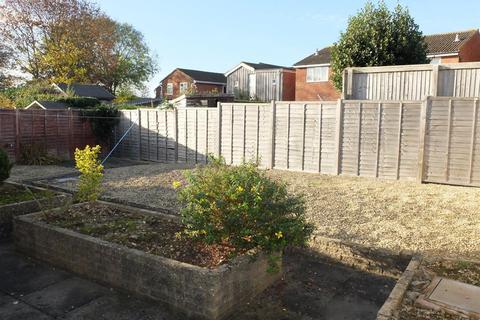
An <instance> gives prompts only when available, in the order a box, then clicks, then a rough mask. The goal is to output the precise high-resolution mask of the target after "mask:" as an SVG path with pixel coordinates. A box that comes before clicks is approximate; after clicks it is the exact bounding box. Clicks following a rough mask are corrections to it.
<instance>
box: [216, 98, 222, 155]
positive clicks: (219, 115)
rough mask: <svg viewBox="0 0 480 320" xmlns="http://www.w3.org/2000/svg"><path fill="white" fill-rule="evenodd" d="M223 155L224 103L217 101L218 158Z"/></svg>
mask: <svg viewBox="0 0 480 320" xmlns="http://www.w3.org/2000/svg"><path fill="white" fill-rule="evenodd" d="M221 155H222V104H221V103H220V102H217V158H220V157H221Z"/></svg>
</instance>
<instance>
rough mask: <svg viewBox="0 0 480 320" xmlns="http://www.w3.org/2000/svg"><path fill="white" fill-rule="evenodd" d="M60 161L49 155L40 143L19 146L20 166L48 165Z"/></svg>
mask: <svg viewBox="0 0 480 320" xmlns="http://www.w3.org/2000/svg"><path fill="white" fill-rule="evenodd" d="M59 162H60V160H59V159H58V158H56V157H54V156H53V155H51V154H49V153H48V151H47V148H46V146H45V145H43V144H40V143H29V144H23V143H22V144H20V164H25V165H39V166H42V165H50V164H55V163H59Z"/></svg>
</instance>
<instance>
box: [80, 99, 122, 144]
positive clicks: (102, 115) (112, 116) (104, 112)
mask: <svg viewBox="0 0 480 320" xmlns="http://www.w3.org/2000/svg"><path fill="white" fill-rule="evenodd" d="M82 116H84V117H86V118H85V119H88V120H89V121H90V125H91V126H92V131H93V134H94V135H95V137H96V138H97V139H98V141H99V142H103V143H108V142H109V140H110V139H111V138H112V135H113V128H114V127H115V126H116V125H117V123H118V119H119V115H118V109H117V107H115V106H112V105H106V104H101V105H99V106H97V107H96V108H94V109H90V110H85V111H83V113H82Z"/></svg>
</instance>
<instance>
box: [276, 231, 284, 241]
mask: <svg viewBox="0 0 480 320" xmlns="http://www.w3.org/2000/svg"><path fill="white" fill-rule="evenodd" d="M275 236H276V237H277V239H280V238H283V233H282V231H278V232H275Z"/></svg>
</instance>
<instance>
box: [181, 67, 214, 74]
mask: <svg viewBox="0 0 480 320" xmlns="http://www.w3.org/2000/svg"><path fill="white" fill-rule="evenodd" d="M177 69H178V70H189V71H196V72H205V73H218V74H223V73H221V72H215V71H205V70H198V69H187V68H177Z"/></svg>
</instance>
